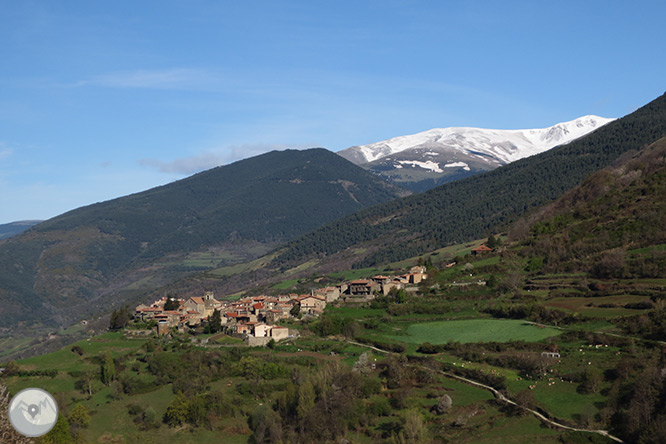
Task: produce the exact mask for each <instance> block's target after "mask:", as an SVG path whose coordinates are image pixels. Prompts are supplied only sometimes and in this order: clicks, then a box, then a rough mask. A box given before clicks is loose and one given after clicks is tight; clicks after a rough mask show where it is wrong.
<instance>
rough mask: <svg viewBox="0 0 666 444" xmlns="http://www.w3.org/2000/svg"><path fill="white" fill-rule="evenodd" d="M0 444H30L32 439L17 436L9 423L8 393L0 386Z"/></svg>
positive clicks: (5, 388)
mask: <svg viewBox="0 0 666 444" xmlns="http://www.w3.org/2000/svg"><path fill="white" fill-rule="evenodd" d="M0 442H1V443H2V444H32V442H33V441H32V439H30V438H26V437H25V436H23V435H21V434H19V433H18V432H17V431H16V430H14V427H12V425H11V423H10V422H9V393H8V392H7V387H5V386H4V385H0Z"/></svg>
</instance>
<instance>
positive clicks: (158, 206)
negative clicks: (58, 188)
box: [0, 149, 405, 326]
mask: <svg viewBox="0 0 666 444" xmlns="http://www.w3.org/2000/svg"><path fill="white" fill-rule="evenodd" d="M404 194H405V192H404V190H401V189H399V188H397V187H395V186H392V185H388V184H387V183H385V182H383V181H382V180H381V179H378V178H376V177H374V176H373V175H371V174H370V173H367V172H366V171H365V170H363V169H362V168H360V167H357V166H355V165H354V164H352V163H350V162H348V161H346V160H344V159H342V158H340V157H339V156H337V155H336V154H334V153H331V152H329V151H327V150H324V149H311V150H305V151H295V150H288V151H282V152H271V153H267V154H264V155H261V156H257V157H254V158H251V159H246V160H242V161H239V162H236V163H234V164H231V165H227V166H222V167H218V168H214V169H212V170H209V171H205V172H202V173H199V174H196V175H194V176H192V177H189V178H187V179H183V180H180V181H177V182H174V183H171V184H168V185H165V186H162V187H158V188H154V189H151V190H148V191H145V192H142V193H137V194H133V195H130V196H126V197H122V198H119V199H115V200H111V201H108V202H103V203H98V204H94V205H90V206H87V207H83V208H79V209H77V210H74V211H70V212H68V213H65V214H63V215H61V216H58V217H56V218H53V219H51V220H48V221H46V222H43V223H41V224H39V225H38V226H36V227H34V228H33V229H32V230H30V231H29V232H27V233H24V234H23V235H21V236H17V237H14V238H11V239H8V240H5V241H3V242H2V243H0V301H1V302H2V303H1V304H0V315H1V316H0V326H3V325H4V326H9V325H12V324H14V323H15V322H17V321H19V320H29V321H30V320H36V319H37V318H38V317H42V320H43V321H47V320H48V321H49V322H56V323H58V324H62V323H64V322H66V321H67V319H70V320H71V319H72V318H74V317H75V316H76V315H77V314H81V313H83V312H85V311H90V310H94V309H102V310H103V309H104V308H105V307H107V308H108V302H106V301H105V300H100V301H98V302H95V303H94V304H93V303H92V301H93V300H95V299H97V298H99V297H100V296H101V295H104V296H106V297H110V299H114V298H111V296H112V295H113V294H118V291H123V289H126V288H130V289H131V290H132V291H133V293H132V294H134V295H136V294H138V290H139V289H142V288H143V289H146V288H147V289H149V288H151V286H152V288H154V286H156V285H159V284H161V283H164V282H165V281H168V280H172V279H174V278H176V277H178V274H177V273H175V272H177V271H187V266H190V268H189V270H190V271H191V269H192V268H191V267H195V268H196V267H199V269H201V268H202V267H204V268H205V267H212V266H217V265H219V264H220V263H221V262H223V263H233V262H234V261H238V260H243V259H249V258H252V257H254V256H256V255H258V254H262V253H264V252H266V251H267V250H268V249H270V248H272V247H274V246H275V245H276V244H277V243H279V242H284V241H288V240H291V239H294V238H295V237H297V236H299V235H301V234H303V233H305V232H307V231H310V230H312V229H314V228H317V227H318V226H321V225H322V224H324V223H326V222H330V221H332V220H334V219H337V218H340V217H342V216H344V215H347V214H350V213H352V212H354V211H357V210H359V209H362V208H365V207H367V206H370V205H374V204H378V203H381V202H386V201H388V200H391V199H394V198H396V197H398V196H399V195H404ZM210 247H215V248H216V249H215V250H214V251H213V252H212V253H210V251H209V248H210ZM198 251H204V252H206V251H208V252H209V253H210V254H209V256H206V257H205V259H206V260H205V261H204V260H203V259H202V256H192V255H190V256H187V254H188V253H191V254H194V252H198ZM202 254H203V253H202ZM185 259H187V261H189V262H186V265H187V266H182V265H181V264H182V263H183V260H185ZM156 262H158V263H157V264H156ZM174 267H176V268H174ZM178 267H180V268H178ZM156 275H159V278H156V277H155V276H156ZM151 279H153V280H154V282H153V281H150V280H151ZM139 281H140V282H141V285H142V287H140V288H138V287H137V286H136V285H134V286H132V284H133V283H135V282H139ZM146 282H148V283H146ZM137 288H138V289H137ZM102 289H104V294H102V293H101V291H102ZM128 296H129V294H128ZM86 303H88V305H85V304H86ZM82 304H84V305H82ZM70 307H74V310H69V308H70ZM65 309H68V311H67V313H66V314H65V312H64V311H63V310H65Z"/></svg>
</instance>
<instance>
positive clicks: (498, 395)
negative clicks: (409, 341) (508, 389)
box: [346, 340, 624, 443]
mask: <svg viewBox="0 0 666 444" xmlns="http://www.w3.org/2000/svg"><path fill="white" fill-rule="evenodd" d="M346 342H348V343H349V344H354V345H358V346H360V347H366V348H369V349H371V350H375V351H378V352H380V353H385V354H390V353H391V352H389V351H388V350H382V349H381V348H377V347H375V346H372V345H368V344H362V343H360V342H355V341H350V340H347V341H346ZM416 367H421V368H426V367H424V366H416ZM437 372H438V373H439V374H441V375H443V376H446V377H447V378H451V379H456V380H458V381H461V382H464V383H466V384H470V385H474V386H476V387H480V388H483V389H486V390H488V391H490V392H491V393H492V394H493V395H494V396H495V398H497V399H499V400H500V401H502V402H505V403H507V404H510V405H514V406H516V407H519V408H521V409H523V410H525V411H527V412H530V413H531V414H533V415H534V416H536V417H537V418H539V419H540V420H541V421H543V422H545V423H546V424H550V425H552V426H555V427H558V428H561V429H564V430H570V431H573V432H584V433H596V434H597V435H601V436H604V437H606V438H608V439H611V440H613V441H615V442H619V443H624V441H622V440H621V439H620V438H618V437H616V436H613V435H611V434H610V433H608V431H607V430H595V429H582V428H576V427H570V426H568V425H565V424H562V423H559V422H557V421H554V420H552V419H550V418H548V417H546V416H544V415H543V414H542V413H540V412H537V411H536V410H533V409H530V408H527V407H524V406H522V405H519V404H517V403H516V402H515V401H512V400H511V399H509V398H507V397H506V396H504V395H503V394H502V393H501V392H500V391H499V390H497V389H495V388H493V387H491V386H489V385H485V384H482V383H480V382H478V381H474V380H472V379H468V378H464V377H462V376H458V375H455V374H453V373H449V372H445V371H442V370H438V371H437Z"/></svg>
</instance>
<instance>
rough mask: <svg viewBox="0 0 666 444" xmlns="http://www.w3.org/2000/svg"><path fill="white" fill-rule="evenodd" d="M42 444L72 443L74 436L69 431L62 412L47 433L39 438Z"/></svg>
mask: <svg viewBox="0 0 666 444" xmlns="http://www.w3.org/2000/svg"><path fill="white" fill-rule="evenodd" d="M40 442H41V443H42V444H74V438H73V437H72V434H71V433H70V432H69V422H68V421H67V418H66V417H65V416H63V415H62V414H58V420H57V421H56V423H55V425H54V426H53V428H52V429H51V431H50V432H49V433H47V434H46V435H44V436H42V437H41V438H40Z"/></svg>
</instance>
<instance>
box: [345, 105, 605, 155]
mask: <svg viewBox="0 0 666 444" xmlns="http://www.w3.org/2000/svg"><path fill="white" fill-rule="evenodd" d="M612 120H614V119H607V118H604V117H598V116H592V115H590V116H584V117H580V118H578V119H575V120H571V121H569V122H563V123H558V124H556V125H553V126H551V127H548V128H540V129H527V130H494V129H482V128H471V127H452V128H434V129H431V130H428V131H423V132H421V133H417V134H412V135H408V136H399V137H394V138H391V139H388V140H384V141H381V142H376V143H372V144H369V145H359V146H354V147H351V148H347V149H346V150H343V151H340V152H339V153H338V154H340V155H341V156H343V157H345V158H347V159H348V160H351V161H352V162H354V163H357V164H359V165H361V164H365V163H369V162H374V161H376V160H378V159H381V158H383V157H387V156H390V155H393V154H396V153H399V152H402V151H405V150H408V149H413V148H416V147H419V146H425V145H428V146H430V145H440V146H443V147H447V148H449V149H450V148H453V149H457V150H460V151H462V152H466V153H469V152H470V151H471V152H476V153H482V154H485V155H489V156H492V157H494V158H496V159H497V160H498V161H499V162H500V163H501V164H504V163H509V162H513V161H515V160H518V159H520V158H523V157H527V156H531V155H534V154H538V153H540V152H542V151H546V150H548V149H550V148H553V147H555V146H557V145H562V144H565V143H569V142H571V141H572V140H574V139H577V138H579V137H582V136H584V135H585V134H587V133H589V132H591V131H594V130H595V129H597V128H599V127H601V126H603V125H605V124H607V123H609V122H611V121H612ZM415 160H418V159H415Z"/></svg>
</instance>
